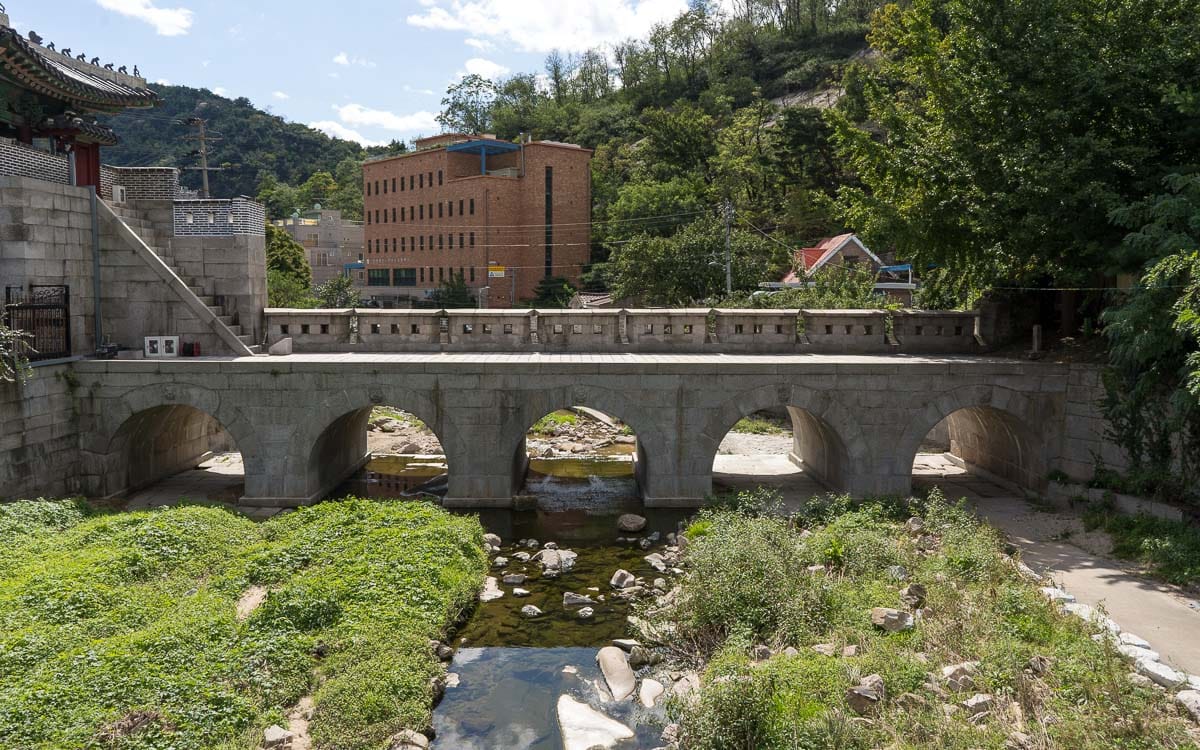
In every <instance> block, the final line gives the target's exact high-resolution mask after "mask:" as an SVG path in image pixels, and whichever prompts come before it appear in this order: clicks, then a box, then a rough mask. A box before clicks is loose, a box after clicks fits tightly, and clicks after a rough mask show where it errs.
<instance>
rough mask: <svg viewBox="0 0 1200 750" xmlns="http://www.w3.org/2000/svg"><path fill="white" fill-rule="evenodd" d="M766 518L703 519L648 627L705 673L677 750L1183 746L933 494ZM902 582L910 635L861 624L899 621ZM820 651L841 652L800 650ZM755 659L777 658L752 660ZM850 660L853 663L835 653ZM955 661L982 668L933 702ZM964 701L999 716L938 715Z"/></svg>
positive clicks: (1072, 622)
mask: <svg viewBox="0 0 1200 750" xmlns="http://www.w3.org/2000/svg"><path fill="white" fill-rule="evenodd" d="M771 504H772V503H771V497H770V495H764V494H762V493H761V492H760V493H758V494H754V495H743V496H741V497H739V498H738V500H737V502H735V503H733V504H732V505H733V506H734V507H723V508H721V509H715V510H709V511H705V512H704V513H702V514H701V516H700V517H699V518H698V519H697V520H696V521H695V523H693V525H692V526H691V528H690V529H689V530H688V536H689V539H690V540H691V541H690V544H689V545H688V550H687V558H686V559H687V563H688V566H687V573H686V575H685V576H684V577H683V579H682V584H681V586H682V588H681V590H680V594H679V596H678V599H677V604H676V606H675V607H674V608H671V609H667V610H665V611H662V612H660V613H659V614H657V615H656V614H654V612H653V611H652V610H650V611H646V612H644V613H643V614H644V615H645V616H646V618H648V620H649V621H650V623H651V627H652V628H658V629H661V628H663V627H667V628H672V629H673V631H672V635H671V637H670V638H669V641H670V645H669V648H670V649H671V650H672V651H673V652H674V653H675V657H676V658H677V659H679V660H680V661H682V662H689V661H690V662H692V663H694V664H700V665H702V666H701V680H702V689H701V692H700V695H699V698H698V699H697V700H696V701H695V702H694V703H692V704H690V705H686V704H683V703H677V704H676V705H675V708H674V710H675V712H676V715H677V716H678V718H679V720H680V721H681V727H682V734H683V741H682V744H683V746H685V747H687V748H690V749H700V750H708V749H713V750H715V749H716V748H722V749H732V748H745V749H746V750H749V749H750V748H754V750H776V749H779V750H782V749H784V748H787V749H789V750H791V749H796V748H804V749H808V748H811V749H813V750H816V749H817V748H844V749H848V748H862V749H863V750H865V749H866V748H878V747H892V748H964V749H965V748H996V749H997V750H998V749H999V748H1005V747H1012V745H1010V744H1006V743H1008V742H1010V738H1011V737H1012V736H1013V735H1012V733H1013V732H1016V731H1020V732H1024V733H1025V734H1027V735H1029V737H1030V738H1031V740H1030V741H1031V742H1033V744H1031V745H1028V746H1029V747H1047V748H1049V747H1063V748H1067V747H1069V748H1095V749H1096V750H1100V749H1102V748H1103V749H1108V748H1115V747H1120V748H1177V747H1179V748H1182V747H1193V740H1192V739H1191V737H1190V735H1189V732H1192V731H1194V728H1193V727H1192V725H1191V722H1190V720H1188V719H1187V718H1185V716H1184V714H1183V712H1182V710H1181V709H1180V708H1178V707H1176V706H1175V705H1174V704H1173V703H1172V702H1171V699H1170V696H1168V695H1166V694H1165V693H1163V692H1161V691H1157V690H1153V689H1146V688H1141V687H1137V686H1135V685H1134V684H1132V683H1131V682H1130V681H1129V680H1128V679H1127V674H1128V672H1129V671H1130V667H1129V665H1128V663H1127V662H1125V661H1124V660H1123V659H1122V657H1121V656H1120V655H1119V654H1118V653H1117V651H1116V650H1115V648H1114V646H1113V645H1111V644H1110V643H1109V642H1107V641H1103V642H1098V641H1096V640H1093V639H1092V637H1091V631H1090V630H1089V628H1088V627H1087V626H1085V625H1084V624H1083V623H1082V621H1080V620H1079V619H1077V618H1075V617H1073V616H1069V615H1066V614H1063V613H1061V612H1060V611H1059V610H1058V609H1057V608H1056V607H1055V606H1053V605H1052V604H1050V603H1048V602H1047V601H1046V600H1045V599H1044V598H1043V597H1042V596H1041V594H1040V593H1039V592H1038V590H1037V588H1036V584H1034V583H1032V582H1030V581H1028V580H1026V579H1025V578H1023V576H1022V574H1021V572H1020V571H1019V569H1018V566H1017V565H1016V563H1015V562H1014V561H1013V560H1012V559H1011V558H1009V557H1008V556H1006V555H1005V550H1004V545H1003V544H1002V541H1001V539H1000V537H999V535H998V532H996V531H995V530H994V529H992V528H991V527H989V526H986V525H983V524H981V523H980V522H978V521H977V520H976V519H975V518H974V517H973V516H972V515H971V514H970V513H969V512H968V511H967V510H966V509H965V508H963V507H960V506H953V505H950V504H947V503H946V502H945V500H944V499H943V498H942V496H941V495H940V494H939V493H937V492H934V493H931V494H930V496H929V497H928V498H927V499H924V500H916V499H914V500H909V501H905V502H873V503H867V504H862V505H856V504H852V503H851V502H850V501H848V500H847V499H845V498H836V497H830V498H825V499H818V500H814V501H813V502H812V503H810V504H809V506H808V507H806V508H805V509H804V511H803V512H801V513H799V514H797V515H794V516H792V517H780V516H778V515H776V514H775V513H772V512H765V510H764V509H766V508H768V507H769V506H771ZM910 514H919V515H921V516H922V517H923V519H924V522H925V528H926V530H925V532H924V533H926V534H928V535H929V538H928V539H927V540H926V541H928V542H929V544H928V545H922V546H926V547H928V548H929V551H928V552H925V551H922V550H921V549H919V548H918V543H917V537H915V536H913V535H912V534H909V533H907V530H906V529H905V526H904V525H903V519H906V518H907V517H908V516H909V515H910ZM809 566H822V567H821V568H820V570H819V571H818V572H816V573H814V572H812V571H811V570H810V567H809ZM893 566H902V567H903V568H904V570H905V571H906V573H907V576H908V580H907V581H901V580H897V577H896V576H895V575H894V571H895V568H893ZM889 569H891V570H889ZM908 583H920V584H922V585H924V586H925V587H926V589H927V601H926V603H925V606H926V607H927V608H928V609H927V611H926V612H925V613H924V614H923V616H922V618H921V619H920V620H919V621H918V622H917V623H916V625H915V627H914V628H913V629H911V630H907V631H902V632H896V633H888V632H885V631H883V630H881V629H878V628H875V627H873V626H872V624H871V620H870V611H871V608H873V607H895V608H904V605H903V604H901V602H900V590H901V588H902V587H904V586H906V585H907V584H908ZM660 632H661V631H660ZM822 643H827V644H833V645H834V646H835V647H836V649H837V654H838V655H837V656H825V655H822V654H820V653H818V652H816V651H814V650H813V649H812V646H813V645H815V644H822ZM756 644H766V645H768V646H770V647H771V648H772V650H773V652H774V654H775V655H774V656H772V657H771V658H770V659H768V660H766V661H761V662H754V661H752V659H751V656H750V654H751V649H752V648H753V647H754V646H755V645H756ZM848 645H853V646H856V647H857V653H856V655H853V656H843V655H842V652H841V649H842V647H843V646H848ZM787 647H793V648H795V649H796V651H795V653H794V654H789V653H783V651H784V649H786V648H787ZM968 660H973V661H978V662H979V668H978V672H977V675H976V677H975V682H976V686H975V690H972V691H970V692H966V693H946V692H944V691H945V689H946V688H945V686H944V685H938V684H936V683H937V679H936V678H931V677H930V673H933V674H934V675H938V674H940V670H941V668H942V667H943V666H947V665H953V664H958V663H961V662H964V661H968ZM870 674H878V675H880V676H882V678H883V680H884V683H885V686H886V692H887V696H888V697H887V698H886V699H885V700H884V701H883V702H882V705H881V706H880V707H879V709H878V711H877V712H876V713H875V714H873V715H870V716H866V717H859V716H857V715H855V714H854V713H853V712H852V711H851V710H850V709H849V707H848V704H847V702H846V690H847V689H848V688H850V687H851V686H853V685H856V684H857V683H858V680H859V679H861V677H863V676H866V675H870ZM974 692H979V693H988V694H990V695H991V696H992V697H993V700H994V701H995V704H994V708H993V710H992V711H991V712H990V713H989V714H988V715H986V716H985V717H983V718H982V719H981V720H976V721H971V720H970V718H969V716H968V715H967V713H966V711H965V710H964V709H962V708H961V707H960V708H957V709H954V710H951V711H949V712H947V711H946V710H945V709H944V706H945V705H954V704H958V703H960V702H961V701H963V700H965V699H966V698H969V697H970V696H971V695H972V694H973V693H974Z"/></svg>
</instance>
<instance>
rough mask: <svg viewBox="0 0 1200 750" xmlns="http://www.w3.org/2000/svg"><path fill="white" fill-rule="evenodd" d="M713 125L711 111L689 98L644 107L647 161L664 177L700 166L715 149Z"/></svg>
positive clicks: (693, 169)
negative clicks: (664, 106)
mask: <svg viewBox="0 0 1200 750" xmlns="http://www.w3.org/2000/svg"><path fill="white" fill-rule="evenodd" d="M715 126H716V122H715V121H714V120H713V118H712V116H711V115H709V114H708V113H707V112H705V111H703V110H701V109H700V108H699V107H697V106H695V105H694V104H691V103H689V102H680V103H679V104H678V105H677V106H675V107H674V108H672V109H662V108H654V109H647V110H645V111H643V112H642V129H643V130H644V132H645V134H646V145H645V148H646V151H647V153H646V161H647V162H648V163H650V164H653V165H655V169H654V171H655V172H656V173H657V174H660V175H662V176H663V177H669V176H673V175H679V174H684V173H688V172H698V171H700V170H702V169H703V168H704V166H705V165H706V164H707V162H708V158H709V157H710V156H712V154H713V153H714V151H715V149H714V143H713V130H714V129H715Z"/></svg>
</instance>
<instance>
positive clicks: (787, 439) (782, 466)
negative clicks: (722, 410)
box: [709, 390, 855, 502]
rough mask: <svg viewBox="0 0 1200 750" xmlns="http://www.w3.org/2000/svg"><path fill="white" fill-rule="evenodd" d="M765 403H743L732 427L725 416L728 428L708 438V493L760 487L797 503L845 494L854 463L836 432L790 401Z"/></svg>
mask: <svg viewBox="0 0 1200 750" xmlns="http://www.w3.org/2000/svg"><path fill="white" fill-rule="evenodd" d="M766 393H768V394H769V393H770V390H768V391H767V392H766ZM769 400H770V396H769V395H768V397H767V398H765V399H764V398H761V397H759V398H751V399H750V400H749V401H748V402H743V403H745V406H744V407H743V408H742V409H739V410H735V411H734V414H740V416H736V418H735V419H733V420H732V423H730V417H729V416H728V413H727V415H726V418H725V423H726V424H728V428H727V429H726V430H725V432H724V433H720V432H718V434H717V435H715V436H714V437H715V448H714V449H713V450H712V453H711V454H710V456H709V459H710V464H709V468H710V470H711V475H712V487H713V492H714V493H717V494H720V493H724V492H740V491H744V490H751V489H754V488H757V487H765V488H770V489H774V490H778V491H779V492H780V493H781V494H782V495H783V496H784V499H785V500H786V501H788V502H803V501H805V500H807V499H808V498H810V497H812V496H813V495H820V494H824V493H826V492H846V491H850V489H851V473H852V472H853V470H854V464H855V460H854V459H853V458H852V457H851V452H850V449H849V448H848V447H847V445H846V442H845V441H844V440H843V438H842V436H841V435H840V434H839V432H838V430H837V429H835V428H834V427H833V425H831V424H830V422H829V421H828V420H827V419H826V418H824V417H822V416H819V415H818V414H816V413H814V412H813V411H811V410H810V409H809V408H804V407H802V406H798V405H795V404H794V403H788V401H789V400H790V397H785V398H784V399H776V401H777V403H775V404H773V405H770V406H762V404H763V403H764V402H765V401H769ZM755 406H758V407H759V408H754V407H755ZM810 406H811V404H810Z"/></svg>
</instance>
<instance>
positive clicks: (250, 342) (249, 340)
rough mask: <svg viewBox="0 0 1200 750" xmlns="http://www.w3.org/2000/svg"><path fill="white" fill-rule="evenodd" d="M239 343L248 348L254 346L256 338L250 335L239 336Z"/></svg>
mask: <svg viewBox="0 0 1200 750" xmlns="http://www.w3.org/2000/svg"><path fill="white" fill-rule="evenodd" d="M238 341H240V342H242V343H243V344H245V345H246V346H254V337H253V336H251V335H250V334H248V333H243V334H239V335H238Z"/></svg>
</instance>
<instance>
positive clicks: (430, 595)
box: [0, 498, 487, 750]
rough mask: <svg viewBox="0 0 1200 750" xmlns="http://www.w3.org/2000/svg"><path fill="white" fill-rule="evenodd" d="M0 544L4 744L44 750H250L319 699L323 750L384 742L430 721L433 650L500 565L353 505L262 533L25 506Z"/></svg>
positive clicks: (202, 518)
mask: <svg viewBox="0 0 1200 750" xmlns="http://www.w3.org/2000/svg"><path fill="white" fill-rule="evenodd" d="M0 538H3V539H4V544H3V545H2V546H0V747H11V748H28V749H30V750H59V749H60V748H66V747H73V748H85V747H86V748H120V749H126V748H129V749H133V748H137V749H139V750H141V749H150V748H156V749H161V750H167V749H168V748H170V749H173V750H186V749H190V748H196V749H197V750H198V749H199V748H219V749H222V750H233V749H234V748H245V749H246V750H249V749H250V748H254V747H257V746H258V745H259V743H260V742H261V740H262V731H263V729H264V728H265V727H266V726H268V725H270V724H273V723H282V722H283V720H284V717H285V714H286V711H287V708H288V707H289V706H293V705H295V704H296V702H297V701H298V700H299V699H300V698H301V697H302V696H304V695H311V696H312V697H313V700H314V702H315V711H314V713H313V718H312V723H311V726H310V732H311V735H312V737H313V739H314V742H315V745H316V747H317V748H328V749H332V748H337V749H338V750H342V749H348V748H377V747H381V746H382V744H383V741H384V740H385V739H386V738H387V737H388V736H390V735H391V734H393V733H395V732H397V731H398V730H400V729H401V728H404V727H411V728H416V729H422V728H424V727H425V726H427V725H428V723H429V719H430V707H431V704H432V687H431V684H430V681H431V679H433V678H435V677H436V676H438V675H440V673H441V671H442V666H441V665H440V663H439V662H438V660H437V659H436V657H435V656H434V655H433V654H432V653H431V649H430V646H429V640H430V639H434V638H438V637H440V636H442V634H443V632H444V630H445V628H446V627H447V626H448V625H449V624H450V623H452V622H453V621H455V620H456V619H457V618H459V617H460V615H461V614H462V613H463V612H464V611H465V610H466V608H467V607H469V606H470V605H471V603H472V601H473V599H474V596H475V592H476V591H477V589H478V587H479V585H480V584H481V582H482V580H483V574H484V571H485V570H486V566H487V561H486V558H485V556H484V554H483V551H482V546H481V544H482V530H481V528H480V526H479V523H478V521H477V520H475V519H473V518H467V517H460V516H453V515H450V514H448V513H446V512H444V511H442V510H441V509H439V508H436V507H432V506H429V505H425V504H418V503H398V502H395V503H393V502H371V501H365V500H359V499H353V498H351V499H346V500H342V501H337V502H326V503H322V504H320V505H317V506H315V507H312V508H307V509H302V510H298V511H296V512H294V513H290V514H287V515H283V516H279V517H276V518H273V519H271V520H269V521H267V522H265V523H262V524H255V523H253V522H251V521H249V520H248V519H246V518H244V517H242V516H239V515H236V514H234V513H231V512H228V511H225V510H221V509H217V508H211V507H201V506H181V507H175V508H170V509H159V510H154V511H147V512H135V513H120V514H111V513H101V512H97V511H95V510H93V509H92V508H91V507H89V506H87V505H86V504H84V503H82V502H79V501H44V500H38V501H25V502H18V503H13V504H9V505H3V506H0ZM255 586H258V587H263V588H265V589H266V591H267V592H268V593H267V595H266V598H265V600H263V601H262V603H261V605H260V606H258V607H257V608H256V609H253V611H252V612H249V613H248V614H246V615H245V616H244V617H239V614H238V611H237V610H238V602H239V599H240V598H241V597H242V596H243V594H244V592H247V591H248V590H250V589H251V587H255Z"/></svg>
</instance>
